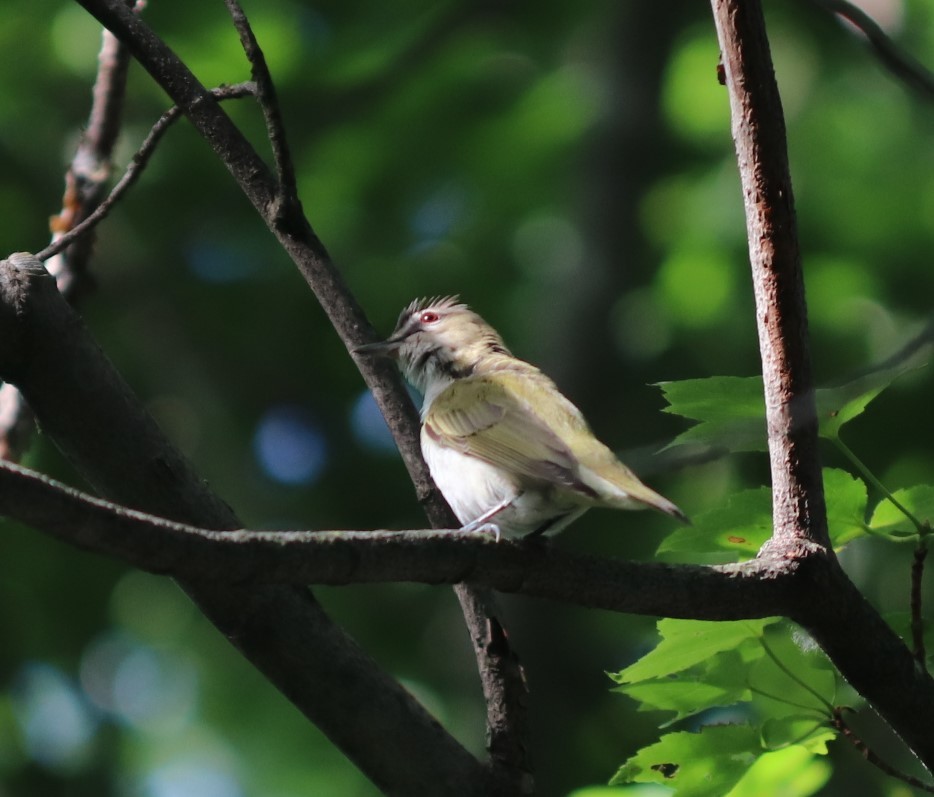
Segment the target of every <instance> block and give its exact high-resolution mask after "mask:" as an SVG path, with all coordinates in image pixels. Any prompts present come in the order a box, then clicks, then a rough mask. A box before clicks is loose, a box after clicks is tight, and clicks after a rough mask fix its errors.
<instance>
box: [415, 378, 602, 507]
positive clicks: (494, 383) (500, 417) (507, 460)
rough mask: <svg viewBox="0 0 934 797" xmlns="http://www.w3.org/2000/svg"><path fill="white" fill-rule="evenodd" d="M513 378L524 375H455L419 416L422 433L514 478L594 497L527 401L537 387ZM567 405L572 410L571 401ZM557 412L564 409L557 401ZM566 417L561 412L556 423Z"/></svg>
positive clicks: (574, 461) (573, 459) (571, 459)
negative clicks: (422, 417) (423, 417)
mask: <svg viewBox="0 0 934 797" xmlns="http://www.w3.org/2000/svg"><path fill="white" fill-rule="evenodd" d="M517 379H518V380H522V379H523V378H522V377H517V376H513V375H511V374H504V373H498V374H496V375H495V379H494V378H491V377H487V376H475V377H469V378H467V379H460V380H457V381H456V382H455V383H454V384H453V385H451V386H450V387H448V388H447V389H445V390H444V391H442V392H441V394H440V395H438V397H437V398H436V399H435V400H434V401H433V402H432V404H431V407H430V409H429V410H428V413H427V414H426V416H425V419H424V429H425V433H426V434H427V435H429V436H430V437H431V438H432V439H433V440H434V441H435V442H437V443H439V444H440V445H444V446H447V447H449V448H454V449H456V450H458V451H461V452H463V453H465V454H468V455H469V456H472V457H476V458H477V459H481V460H483V461H484V462H489V463H490V464H491V465H494V466H496V467H498V468H502V469H503V470H505V471H507V472H509V473H512V474H514V475H516V476H517V477H518V478H519V479H528V480H532V481H538V482H547V483H551V484H556V485H563V486H565V487H569V488H571V489H574V490H578V491H580V492H582V493H585V494H587V495H589V496H591V497H594V496H595V495H596V493H595V492H594V490H593V489H592V488H591V487H589V486H588V485H587V484H585V483H584V482H583V481H581V479H580V475H579V473H578V463H577V459H576V457H575V456H574V455H573V454H572V452H571V449H570V448H569V446H568V445H567V443H565V442H564V441H563V440H562V439H561V437H559V436H558V434H556V433H555V432H554V431H552V429H551V428H550V427H549V425H548V424H546V423H545V422H544V421H543V420H542V419H541V418H540V417H539V416H538V414H537V413H536V412H535V411H534V410H533V409H532V406H531V405H530V401H529V400H527V399H530V398H534V397H535V396H534V394H535V392H537V391H538V390H540V389H541V388H540V387H539V386H537V385H536V384H535V383H534V382H529V381H524V380H523V381H522V382H521V383H517V384H514V380H517ZM509 388H513V389H509ZM526 394H527V395H526ZM524 395H525V396H526V397H525V398H523V396H524ZM544 398H546V399H548V398H551V397H550V396H544ZM560 398H561V401H562V402H564V399H563V397H560ZM551 401H552V403H553V402H554V399H553V398H551ZM549 406H551V405H549ZM567 406H568V407H570V408H571V409H573V405H570V403H568V404H567ZM554 411H555V410H553V409H552V412H554ZM557 412H559V413H567V412H568V410H567V409H566V408H565V406H564V404H563V403H561V404H560V406H559V408H558V410H557ZM570 420H576V419H573V418H572V419H570ZM567 421H568V419H565V418H563V417H562V418H561V419H560V421H559V423H566V422H567ZM581 422H582V421H581Z"/></svg>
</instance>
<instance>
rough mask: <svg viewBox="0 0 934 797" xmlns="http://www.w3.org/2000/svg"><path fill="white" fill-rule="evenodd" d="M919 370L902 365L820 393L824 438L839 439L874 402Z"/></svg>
mask: <svg viewBox="0 0 934 797" xmlns="http://www.w3.org/2000/svg"><path fill="white" fill-rule="evenodd" d="M917 367H919V366H917V365H905V364H901V365H898V366H895V367H894V368H882V369H880V370H878V371H872V372H871V373H868V374H866V375H865V376H861V377H859V378H858V379H854V380H853V381H852V382H847V383H846V384H844V385H840V386H839V387H831V388H823V389H821V390H818V391H817V393H816V396H817V399H816V400H817V416H818V419H819V420H820V433H821V437H826V438H834V437H837V436H838V435H839V434H840V429H841V427H842V426H843V424H845V423H848V422H849V421H852V420H853V419H854V418H856V417H857V416H859V415H862V413H863V411H864V410H865V409H866V407H867V406H868V405H869V402H870V401H872V400H873V399H874V398H875V397H876V396H878V395H879V394H880V393H881V392H882V391H883V390H885V389H886V388H887V387H888V386H889V385H891V384H892V382H894V381H895V380H896V379H897V378H898V377H899V376H901V375H902V374H903V373H905V372H906V371H910V370H913V369H914V368H917Z"/></svg>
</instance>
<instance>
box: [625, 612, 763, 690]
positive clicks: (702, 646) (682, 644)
mask: <svg viewBox="0 0 934 797" xmlns="http://www.w3.org/2000/svg"><path fill="white" fill-rule="evenodd" d="M778 619H779V618H776V617H770V618H764V619H759V620H732V621H727V622H708V621H706V620H676V619H671V618H666V619H664V620H659V621H658V632H659V634H660V635H661V637H662V640H661V642H659V643H658V645H656V647H655V648H654V649H653V650H651V651H649V653H647V654H646V655H645V656H643V657H642V658H641V659H639V660H638V661H637V662H635V663H634V664H631V665H630V666H629V667H627V668H626V669H624V670H622V671H621V672H619V673H617V674H616V675H613V676H612V677H613V679H614V680H615V681H616V682H617V683H620V684H626V683H636V682H639V681H644V680H647V679H650V678H658V677H661V676H666V675H669V674H670V673H676V672H680V671H682V670H686V669H687V668H688V667H693V666H694V665H695V664H699V663H700V662H702V661H705V660H706V659H707V658H708V657H710V656H713V655H714V654H715V653H719V652H720V651H724V650H732V649H734V648H736V647H737V646H738V645H739V644H740V643H742V642H744V641H745V640H747V639H755V638H758V637H761V636H762V632H763V629H764V628H765V627H766V626H767V625H770V624H771V623H775V622H778Z"/></svg>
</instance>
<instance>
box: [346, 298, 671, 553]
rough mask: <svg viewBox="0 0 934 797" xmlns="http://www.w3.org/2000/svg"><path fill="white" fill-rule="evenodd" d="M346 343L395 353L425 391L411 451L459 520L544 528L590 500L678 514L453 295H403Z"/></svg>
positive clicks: (566, 519)
mask: <svg viewBox="0 0 934 797" xmlns="http://www.w3.org/2000/svg"><path fill="white" fill-rule="evenodd" d="M357 351H358V352H360V353H370V354H378V355H383V356H388V357H394V358H396V359H397V360H398V362H399V365H400V367H401V368H402V372H403V373H404V374H405V377H406V379H408V380H409V381H410V382H411V383H412V384H413V385H414V386H415V387H416V388H417V389H418V390H419V391H420V392H421V393H422V394H423V395H424V397H425V398H424V403H423V404H422V432H421V445H422V454H423V455H424V457H425V461H426V462H427V463H428V468H429V470H430V471H431V476H432V478H433V479H434V481H435V484H436V485H437V486H438V489H439V490H441V493H442V495H444V497H445V499H447V502H448V504H450V506H451V509H453V510H454V514H455V515H457V518H458V520H460V522H461V523H462V524H464V525H463V528H464V530H465V531H474V530H483V529H488V530H490V531H492V532H493V533H495V534H496V535H497V537H498V536H499V534H503V535H506V536H510V537H515V536H522V535H528V534H534V535H538V534H554V533H555V532H558V531H560V530H561V529H563V528H564V527H565V526H567V525H568V524H569V523H571V522H572V521H574V520H576V519H577V518H578V517H580V516H581V515H582V514H583V513H584V512H586V511H587V510H588V509H589V508H590V507H593V506H604V507H611V508H613V509H643V508H645V507H652V508H654V509H658V510H660V511H662V512H665V513H667V514H669V515H672V516H673V517H676V518H678V519H679V520H682V521H685V522H688V519H687V517H686V516H685V514H684V513H683V512H682V511H681V510H680V509H678V507H676V506H675V505H674V504H673V503H672V502H671V501H669V500H668V499H667V498H663V497H662V496H661V495H659V494H658V493H656V492H655V491H653V490H651V489H649V488H648V487H646V486H645V485H644V484H643V483H642V482H641V481H639V479H638V478H637V477H636V475H635V474H634V473H633V472H632V471H631V470H629V468H627V467H626V466H625V465H623V463H621V462H620V461H619V460H618V459H617V458H616V456H615V455H614V454H613V452H612V451H610V449H609V448H607V447H606V446H605V445H603V443H601V442H600V441H599V440H597V438H596V437H594V435H593V432H591V431H590V427H589V426H588V425H587V422H586V421H585V420H584V416H583V415H582V414H581V412H580V410H579V409H577V407H575V406H574V405H573V404H572V403H571V402H570V401H568V399H567V398H565V397H564V396H563V395H562V394H561V392H560V391H559V390H558V388H557V387H556V386H555V383H554V382H552V381H551V380H550V379H549V378H548V377H547V376H545V375H544V374H543V373H542V372H541V371H539V370H538V368H536V367H535V366H534V365H530V364H529V363H527V362H523V361H522V360H520V359H518V358H516V357H513V355H512V354H511V353H510V352H509V350H508V349H507V348H506V346H505V345H504V344H503V340H502V338H501V337H500V336H499V334H498V333H497V332H496V330H495V329H493V327H491V326H490V325H489V324H487V323H486V322H485V321H484V320H483V319H482V318H480V316H478V315H477V314H476V313H474V312H473V311H472V310H470V308H468V307H467V305H465V304H461V303H460V302H459V300H458V298H457V297H446V298H433V299H419V300H416V301H414V302H412V304H410V305H409V306H408V307H406V308H405V310H403V311H402V314H401V315H400V316H399V321H398V323H397V324H396V329H395V331H394V332H393V333H392V336H391V337H390V338H389V339H388V340H386V341H384V342H382V343H371V344H368V345H366V346H361V347H360V348H358V349H357Z"/></svg>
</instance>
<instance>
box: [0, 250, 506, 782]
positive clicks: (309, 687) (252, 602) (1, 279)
mask: <svg viewBox="0 0 934 797" xmlns="http://www.w3.org/2000/svg"><path fill="white" fill-rule="evenodd" d="M0 378H2V379H4V380H6V381H10V382H13V383H14V384H16V385H17V387H19V388H20V390H21V391H22V392H23V395H24V396H25V397H26V400H27V401H28V402H29V404H30V406H31V407H32V408H33V409H34V411H35V413H36V417H37V418H38V419H39V422H40V424H41V426H42V429H43V431H44V432H45V433H46V434H48V435H49V436H50V437H52V439H54V440H55V442H56V444H57V445H58V446H59V448H60V449H61V450H62V451H63V452H64V453H65V455H66V456H67V457H68V458H69V459H70V460H71V461H72V462H73V463H74V464H75V466H76V468H77V469H78V471H79V472H80V473H82V474H83V475H84V477H85V478H86V479H87V480H88V481H89V482H90V483H91V484H92V485H93V486H94V488H95V489H96V490H98V491H99V493H100V494H101V495H103V496H106V497H107V498H109V499H111V500H113V501H117V502H119V503H121V504H124V505H126V506H131V507H134V508H137V509H140V510H143V511H146V512H151V513H153V514H156V515H160V516H163V517H169V518H173V519H176V520H179V521H182V522H186V523H194V524H196V525H198V526H201V527H204V528H211V529H236V528H238V527H239V526H241V525H242V524H241V523H239V521H238V520H237V519H236V517H235V515H234V514H233V512H232V510H231V509H230V508H229V507H228V506H227V505H226V504H224V503H223V502H222V501H221V500H220V499H218V498H217V497H216V496H215V495H214V494H213V493H211V492H210V490H209V489H208V488H207V486H206V485H205V483H204V482H203V480H202V479H200V478H199V477H198V476H197V474H196V473H195V472H194V471H193V469H192V467H191V465H190V464H189V463H188V462H187V461H186V460H185V459H184V458H183V457H182V455H181V454H179V453H178V452H177V451H176V450H175V449H174V448H173V447H172V446H171V444H170V443H169V442H168V441H167V440H166V439H165V438H164V437H163V435H162V433H161V432H160V430H159V429H158V427H157V426H156V424H155V422H154V421H153V420H152V418H151V417H150V416H149V415H148V414H147V413H146V412H145V411H144V410H143V409H142V408H141V406H140V404H139V402H138V401H137V399H136V398H135V397H134V396H133V394H132V392H131V391H130V389H129V388H128V387H127V385H126V384H125V383H124V382H123V380H122V379H121V378H120V376H119V375H118V374H117V372H116V371H115V370H114V368H113V366H112V365H111V364H110V362H109V361H108V360H107V359H106V357H104V355H103V354H102V352H101V351H100V349H99V348H98V347H97V346H96V344H95V343H94V341H93V340H92V339H91V338H90V336H89V335H88V333H87V331H86V330H85V328H84V326H83V324H82V323H81V321H80V319H79V318H78V317H77V316H76V315H75V314H74V312H73V311H72V310H71V308H70V307H69V306H68V305H67V304H66V303H65V300H64V299H63V298H62V296H61V294H59V292H58V290H57V289H56V287H55V283H54V281H53V279H52V278H51V277H50V276H49V275H48V273H47V272H46V271H45V270H44V269H43V268H42V267H41V264H40V263H39V261H37V260H36V259H35V258H34V257H32V256H29V255H13V256H11V257H10V258H9V259H8V260H5V261H2V262H0ZM182 583H183V586H184V587H185V588H186V590H187V592H188V593H189V595H191V596H192V598H193V599H194V600H195V602H196V603H197V604H198V606H199V607H200V608H201V610H202V611H203V612H204V613H205V615H206V616H207V617H208V618H209V619H210V620H211V621H212V622H213V623H214V624H215V625H216V626H217V627H218V628H219V629H220V630H221V632H222V633H223V634H224V635H225V636H227V637H228V639H230V641H231V642H232V643H233V644H234V645H235V646H236V647H237V648H238V649H239V650H240V651H241V652H242V653H243V655H244V656H246V658H247V659H249V660H250V661H251V662H252V663H253V664H254V665H255V666H256V667H257V668H258V669H259V670H260V671H261V672H263V673H264V674H265V675H266V676H267V677H268V678H269V680H270V681H271V682H272V683H273V684H275V685H276V686H277V687H278V688H279V689H280V690H282V692H283V693H284V694H285V695H286V696H287V697H288V698H289V699H290V700H292V702H293V703H295V705H296V706H297V707H298V708H299V710H301V711H302V712H303V713H304V714H305V715H306V716H307V717H308V718H309V719H311V720H312V721H313V722H314V723H315V724H316V725H318V727H319V728H321V730H322V731H323V732H324V733H325V734H327V735H328V736H329V737H330V738H331V740H332V741H333V742H334V743H335V744H336V745H337V746H338V747H339V748H340V749H341V750H342V751H343V752H344V753H345V754H346V755H347V756H348V757H349V758H350V759H351V760H352V761H354V763H355V764H356V765H357V766H358V767H360V769H361V770H362V771H363V772H364V773H365V774H366V775H367V776H368V777H370V778H371V779H372V780H373V781H374V783H376V784H377V786H379V787H380V788H381V789H383V790H384V791H385V792H387V793H396V794H406V795H408V794H412V795H425V796H426V797H430V796H431V795H435V794H437V793H438V789H441V790H442V791H443V792H444V793H450V794H463V795H475V796H476V797H480V796H481V795H486V794H489V793H496V790H495V787H494V786H493V784H492V783H491V782H490V779H489V777H488V773H487V770H486V768H485V767H483V766H482V765H481V764H480V763H479V762H478V761H477V760H476V759H475V758H474V757H473V756H471V755H470V754H469V753H468V752H467V751H466V750H464V748H463V747H462V746H461V745H460V744H459V743H458V742H457V741H456V740H454V739H453V738H452V737H451V736H450V735H448V734H447V733H446V732H445V731H444V729H443V728H441V727H440V726H439V725H438V723H437V722H436V721H435V720H434V719H433V718H432V717H430V716H429V715H428V714H427V713H426V712H425V710H424V709H423V708H422V707H421V706H420V705H419V704H418V703H417V702H416V701H415V700H414V698H412V696H411V695H409V694H408V693H407V692H406V691H405V690H404V689H403V688H402V687H401V686H400V685H399V684H398V682H396V681H395V680H394V679H392V678H390V677H389V676H388V675H386V674H385V673H384V672H383V671H382V670H381V669H380V668H379V667H378V666H377V665H376V664H375V663H374V662H373V661H372V660H371V659H370V658H369V657H368V656H367V655H366V654H365V653H364V652H363V651H362V650H361V649H360V648H359V647H358V646H357V644H356V643H355V642H354V641H353V640H351V639H350V638H349V637H347V636H346V635H345V634H344V633H343V632H342V631H341V630H340V629H339V628H338V627H337V626H335V625H334V624H333V623H332V622H331V620H330V619H329V618H328V617H327V615H326V614H325V613H324V611H323V610H322V609H321V607H320V606H319V605H318V603H317V602H316V601H315V600H314V598H313V597H312V595H311V594H310V592H309V591H308V590H307V589H305V588H301V587H293V586H289V585H269V586H265V587H256V586H249V587H247V586H245V585H241V586H233V585H230V584H225V583H220V582H219V581H217V580H215V579H210V578H207V577H205V576H204V575H200V576H196V577H195V579H193V580H191V579H189V580H184V581H183V582H182ZM348 717H353V718H354V720H353V721H352V722H348Z"/></svg>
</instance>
